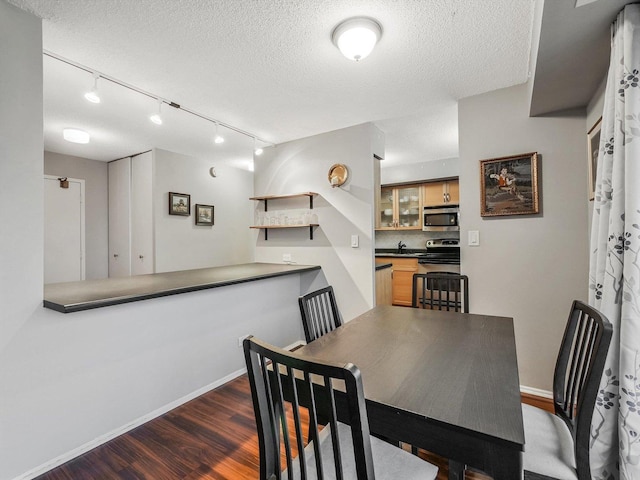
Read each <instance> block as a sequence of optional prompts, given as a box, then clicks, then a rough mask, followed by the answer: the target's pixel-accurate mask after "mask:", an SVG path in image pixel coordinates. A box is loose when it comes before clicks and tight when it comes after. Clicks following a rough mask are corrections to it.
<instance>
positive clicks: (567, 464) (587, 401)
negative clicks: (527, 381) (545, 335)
mask: <svg viewBox="0 0 640 480" xmlns="http://www.w3.org/2000/svg"><path fill="white" fill-rule="evenodd" d="M612 330H613V329H612V327H611V323H609V321H608V320H607V319H606V317H605V316H604V315H603V314H602V313H600V312H599V311H597V310H596V309H594V308H592V307H590V306H588V305H585V304H584V303H582V302H580V301H578V300H575V301H574V302H573V305H572V307H571V312H570V314H569V320H568V321H567V325H566V327H565V331H564V336H563V338H562V343H561V344H560V351H559V353H558V358H557V360H556V366H555V371H554V375H553V405H554V410H555V413H550V412H547V411H545V410H542V409H540V408H536V407H533V406H531V405H526V404H523V405H522V416H523V420H524V432H525V440H526V448H525V452H524V455H523V465H524V470H525V472H524V478H525V480H538V479H545V478H551V479H558V480H590V479H591V469H590V466H589V440H590V433H591V418H592V416H593V411H594V408H595V404H596V399H597V396H598V389H599V388H600V387H599V385H600V379H601V377H602V372H603V370H604V365H605V360H606V358H607V352H608V350H609V345H610V343H611V335H612Z"/></svg>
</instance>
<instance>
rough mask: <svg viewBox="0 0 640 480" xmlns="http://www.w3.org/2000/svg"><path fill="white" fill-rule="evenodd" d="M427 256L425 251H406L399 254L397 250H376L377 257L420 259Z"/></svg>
mask: <svg viewBox="0 0 640 480" xmlns="http://www.w3.org/2000/svg"><path fill="white" fill-rule="evenodd" d="M426 254H427V251H426V250H425V249H410V248H409V249H404V250H403V253H398V249H397V248H376V253H375V255H376V257H400V258H403V257H408V258H419V257H424V256H425V255H426Z"/></svg>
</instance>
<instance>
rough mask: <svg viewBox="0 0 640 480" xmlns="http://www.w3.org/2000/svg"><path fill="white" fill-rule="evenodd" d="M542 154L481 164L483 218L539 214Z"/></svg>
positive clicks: (481, 207) (494, 160) (530, 154)
mask: <svg viewBox="0 0 640 480" xmlns="http://www.w3.org/2000/svg"><path fill="white" fill-rule="evenodd" d="M539 211H540V210H539V201H538V153H537V152H533V153H523V154H522V155H513V156H510V157H501V158H491V159H489V160H481V161H480V215H481V216H483V217H493V216H500V215H533V214H536V213H539Z"/></svg>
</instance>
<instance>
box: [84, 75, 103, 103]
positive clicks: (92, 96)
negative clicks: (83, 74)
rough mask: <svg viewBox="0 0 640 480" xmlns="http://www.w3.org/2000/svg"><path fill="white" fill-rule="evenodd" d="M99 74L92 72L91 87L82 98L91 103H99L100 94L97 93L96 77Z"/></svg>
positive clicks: (97, 77)
mask: <svg viewBox="0 0 640 480" xmlns="http://www.w3.org/2000/svg"><path fill="white" fill-rule="evenodd" d="M99 78H100V75H98V74H97V73H94V74H93V88H92V89H91V91H90V92H87V93H85V94H84V98H86V99H87V100H88V101H90V102H91V103H100V95H98V79H99Z"/></svg>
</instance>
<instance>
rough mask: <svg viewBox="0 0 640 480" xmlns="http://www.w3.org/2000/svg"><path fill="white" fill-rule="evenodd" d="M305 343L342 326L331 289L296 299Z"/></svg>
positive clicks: (323, 289) (327, 288)
mask: <svg viewBox="0 0 640 480" xmlns="http://www.w3.org/2000/svg"><path fill="white" fill-rule="evenodd" d="M298 304H299V305H300V315H301V316H302V326H303V327H304V336H305V338H306V340H307V343H309V342H312V341H313V340H315V339H316V338H318V337H321V336H322V335H324V334H326V333H329V332H331V331H332V330H335V329H336V328H338V327H339V326H340V325H342V319H341V317H340V312H339V311H338V304H337V303H336V297H335V295H334V293H333V287H331V286H328V287H324V288H321V289H319V290H316V291H314V292H310V293H307V294H306V295H302V296H301V297H298Z"/></svg>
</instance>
